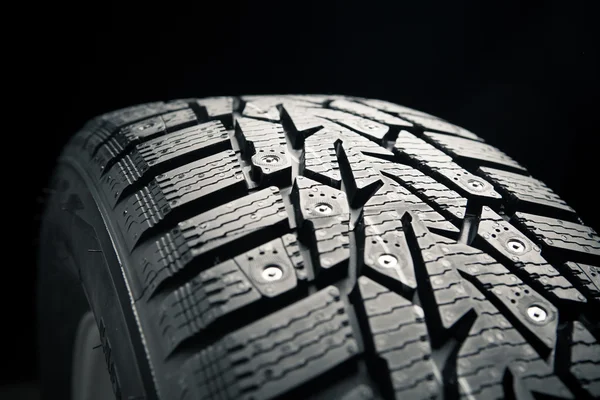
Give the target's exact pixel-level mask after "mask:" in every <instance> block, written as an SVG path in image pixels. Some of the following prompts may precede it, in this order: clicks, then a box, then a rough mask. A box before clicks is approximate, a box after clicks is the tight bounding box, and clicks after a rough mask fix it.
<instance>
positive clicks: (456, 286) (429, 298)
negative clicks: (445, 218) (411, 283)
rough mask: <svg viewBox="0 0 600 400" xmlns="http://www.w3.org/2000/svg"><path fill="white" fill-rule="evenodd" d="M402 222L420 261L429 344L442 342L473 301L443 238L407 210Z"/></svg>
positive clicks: (467, 316)
mask: <svg viewBox="0 0 600 400" xmlns="http://www.w3.org/2000/svg"><path fill="white" fill-rule="evenodd" d="M402 224H403V226H404V227H405V230H406V232H407V235H408V236H409V237H408V238H407V239H408V244H409V247H410V246H412V247H413V248H412V253H413V254H415V255H417V257H418V258H419V260H418V262H422V263H423V265H422V266H420V267H417V268H416V272H417V279H418V280H419V297H420V299H421V302H422V304H423V308H425V309H427V310H429V314H430V316H429V317H428V318H429V321H428V324H427V326H428V328H429V330H430V335H431V338H432V344H433V345H434V346H436V345H437V344H439V343H443V340H445V338H446V337H447V336H448V335H449V334H450V331H451V330H454V329H456V328H458V326H459V325H460V321H462V320H463V319H464V318H469V317H470V315H472V314H473V313H474V309H473V304H472V302H471V300H470V297H469V295H468V292H467V291H466V290H465V288H464V287H463V283H462V279H461V276H460V274H459V273H458V270H457V269H456V266H455V265H454V264H453V263H452V262H450V261H449V260H447V259H446V257H445V254H447V253H448V250H447V249H446V248H445V247H444V246H443V245H441V241H442V239H445V238H443V237H441V236H438V235H434V234H432V233H431V232H429V231H428V230H427V228H426V227H425V226H424V225H423V223H422V222H420V221H419V220H418V219H417V218H414V217H413V216H412V215H411V214H409V213H405V214H404V215H403V216H402ZM446 240H449V239H446ZM419 274H420V276H421V277H419Z"/></svg>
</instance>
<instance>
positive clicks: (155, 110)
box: [84, 101, 188, 156]
mask: <svg viewBox="0 0 600 400" xmlns="http://www.w3.org/2000/svg"><path fill="white" fill-rule="evenodd" d="M187 107H188V104H187V103H186V102H185V101H173V102H169V103H163V102H156V103H147V104H141V105H137V106H133V107H128V108H125V109H121V110H116V111H112V112H109V113H106V114H103V115H101V116H99V117H97V118H96V119H97V120H98V121H100V124H101V125H100V127H99V128H100V129H96V130H94V131H93V132H92V134H91V135H90V136H89V137H88V138H87V140H86V141H85V144H84V148H85V150H86V151H87V153H88V154H89V155H90V156H94V155H95V154H96V152H97V151H98V149H99V148H100V145H102V144H103V143H104V142H105V141H106V140H108V139H109V138H110V137H111V136H112V135H113V134H115V133H116V132H118V130H119V129H120V128H123V127H125V126H126V125H129V124H133V123H136V122H139V121H141V120H144V119H147V118H150V117H154V116H158V115H160V114H165V113H168V112H171V111H177V110H181V109H184V108H187Z"/></svg>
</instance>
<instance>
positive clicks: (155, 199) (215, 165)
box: [115, 150, 247, 249]
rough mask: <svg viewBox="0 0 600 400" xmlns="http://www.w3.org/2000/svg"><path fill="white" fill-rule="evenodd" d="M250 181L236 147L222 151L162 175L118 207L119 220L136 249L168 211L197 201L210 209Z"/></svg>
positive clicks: (178, 210) (238, 193) (174, 211)
mask: <svg viewBox="0 0 600 400" xmlns="http://www.w3.org/2000/svg"><path fill="white" fill-rule="evenodd" d="M246 192H247V189H246V184H245V182H244V180H243V176H242V173H241V168H240V166H239V164H238V162H237V159H236V157H235V154H234V153H233V151H231V150H229V151H227V152H222V153H218V154H215V155H214V156H211V157H207V158H204V159H201V160H198V161H196V162H193V163H190V164H187V165H184V166H183V167H180V168H176V169H174V170H171V171H169V172H166V173H164V174H161V175H158V176H157V177H156V179H153V180H152V181H151V182H150V183H149V184H148V185H147V186H145V187H144V188H143V189H142V190H140V191H138V192H136V193H135V194H133V195H132V196H130V197H128V198H127V199H126V200H125V201H123V202H121V203H119V204H118V205H117V206H116V207H115V211H116V213H117V215H118V216H119V219H118V223H119V225H120V227H121V229H122V230H123V232H124V233H125V236H126V240H127V244H128V245H129V248H130V249H132V248H133V247H134V246H135V245H136V243H137V242H138V241H139V240H140V238H141V237H142V236H144V235H145V233H146V231H147V230H148V229H150V228H152V227H153V226H154V225H155V224H157V223H158V222H159V221H161V220H162V219H164V218H165V217H166V216H167V215H171V214H173V218H175V217H176V215H177V214H180V213H182V212H183V210H184V209H186V208H188V207H189V206H190V205H192V204H194V205H195V206H196V209H195V211H198V210H206V209H208V208H210V207H211V206H212V205H213V204H214V203H216V200H217V197H224V196H231V197H234V198H235V197H240V196H242V195H244V194H246Z"/></svg>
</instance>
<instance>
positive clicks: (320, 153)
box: [304, 129, 342, 189]
mask: <svg viewBox="0 0 600 400" xmlns="http://www.w3.org/2000/svg"><path fill="white" fill-rule="evenodd" d="M335 140H336V136H334V134H333V133H332V132H331V131H329V130H326V129H322V130H320V131H318V132H316V133H315V134H313V135H311V136H309V137H308V138H307V139H306V140H305V145H304V148H305V151H304V165H305V166H304V174H305V175H306V177H307V178H310V179H314V180H316V181H319V182H321V183H324V184H326V185H329V186H332V187H334V188H337V189H339V188H341V187H342V175H341V173H340V166H339V165H338V160H337V154H336V149H335V144H334V143H335Z"/></svg>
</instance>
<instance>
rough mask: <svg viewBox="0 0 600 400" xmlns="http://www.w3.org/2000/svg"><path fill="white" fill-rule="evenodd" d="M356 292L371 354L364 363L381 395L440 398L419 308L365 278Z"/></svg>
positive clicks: (362, 277)
mask: <svg viewBox="0 0 600 400" xmlns="http://www.w3.org/2000/svg"><path fill="white" fill-rule="evenodd" d="M358 289H359V291H360V296H361V298H362V300H363V301H364V303H363V307H361V308H359V311H358V316H359V318H360V319H362V320H363V321H362V326H363V329H365V330H366V331H367V332H366V333H365V334H364V335H363V336H364V337H365V338H369V339H366V340H368V341H369V343H368V345H367V346H366V347H367V349H368V351H369V352H370V353H372V354H370V356H371V358H367V361H368V362H370V363H372V366H371V368H370V371H371V372H372V373H373V375H374V376H373V377H374V378H375V379H376V380H378V381H380V382H381V384H382V386H383V388H384V394H385V392H387V393H388V394H389V397H394V398H398V399H401V398H411V399H412V398H436V397H437V396H439V395H441V392H442V389H441V388H440V384H439V382H437V380H436V379H435V367H434V365H433V361H432V360H431V359H430V357H431V347H430V345H429V342H428V341H427V327H426V325H425V322H424V319H423V317H424V313H423V310H422V309H421V307H419V306H416V305H413V304H412V303H411V302H410V301H408V300H406V299H405V298H403V297H401V296H399V295H397V294H396V293H393V292H391V291H390V290H389V289H387V288H385V287H383V286H381V285H380V284H378V283H376V282H374V281H373V280H371V279H369V278H367V277H366V276H361V277H360V278H359V279H358Z"/></svg>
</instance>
